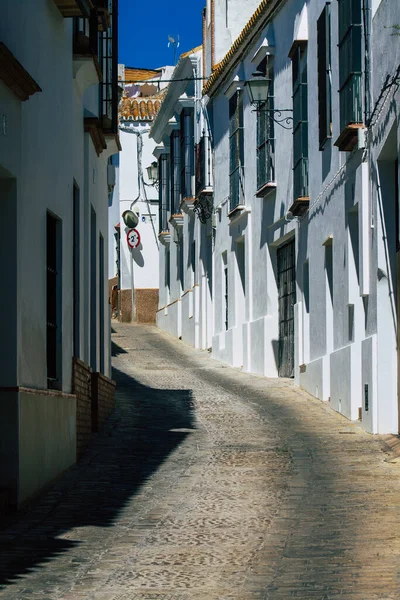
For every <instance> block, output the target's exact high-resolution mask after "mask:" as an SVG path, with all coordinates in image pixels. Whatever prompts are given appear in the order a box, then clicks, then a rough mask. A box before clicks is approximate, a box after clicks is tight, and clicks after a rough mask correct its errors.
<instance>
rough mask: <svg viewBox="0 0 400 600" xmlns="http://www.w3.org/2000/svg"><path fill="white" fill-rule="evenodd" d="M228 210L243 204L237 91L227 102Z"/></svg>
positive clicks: (240, 106) (240, 102)
mask: <svg viewBox="0 0 400 600" xmlns="http://www.w3.org/2000/svg"><path fill="white" fill-rule="evenodd" d="M229 197H230V210H233V209H234V208H236V207H237V206H239V205H241V204H244V143H243V98H242V93H241V92H240V91H237V92H236V93H235V94H234V95H233V96H232V97H231V98H230V100H229Z"/></svg>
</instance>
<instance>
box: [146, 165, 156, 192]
mask: <svg viewBox="0 0 400 600" xmlns="http://www.w3.org/2000/svg"><path fill="white" fill-rule="evenodd" d="M146 171H147V177H148V178H149V181H150V184H151V185H154V186H155V187H158V164H157V163H156V161H154V162H152V163H151V165H149V166H148V167H146Z"/></svg>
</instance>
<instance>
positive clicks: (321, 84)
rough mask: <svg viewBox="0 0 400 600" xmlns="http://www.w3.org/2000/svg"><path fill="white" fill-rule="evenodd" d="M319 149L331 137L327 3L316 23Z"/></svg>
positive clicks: (329, 13)
mask: <svg viewBox="0 0 400 600" xmlns="http://www.w3.org/2000/svg"><path fill="white" fill-rule="evenodd" d="M317 46H318V126H319V149H320V150H323V147H324V145H325V142H326V140H327V139H328V138H330V137H331V136H332V74H331V5H330V3H329V2H328V3H327V4H326V5H325V8H324V10H323V11H322V13H321V16H320V17H319V19H318V22H317Z"/></svg>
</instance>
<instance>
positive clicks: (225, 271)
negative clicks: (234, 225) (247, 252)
mask: <svg viewBox="0 0 400 600" xmlns="http://www.w3.org/2000/svg"><path fill="white" fill-rule="evenodd" d="M222 269H223V285H224V326H225V331H228V324H229V296H228V290H229V286H228V257H227V254H226V252H224V253H223V254H222Z"/></svg>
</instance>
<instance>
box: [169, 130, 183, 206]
mask: <svg viewBox="0 0 400 600" xmlns="http://www.w3.org/2000/svg"><path fill="white" fill-rule="evenodd" d="M179 169H180V139H179V131H173V132H172V133H171V212H172V213H173V214H175V213H177V212H179V206H180V203H181V186H180V173H179Z"/></svg>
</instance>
